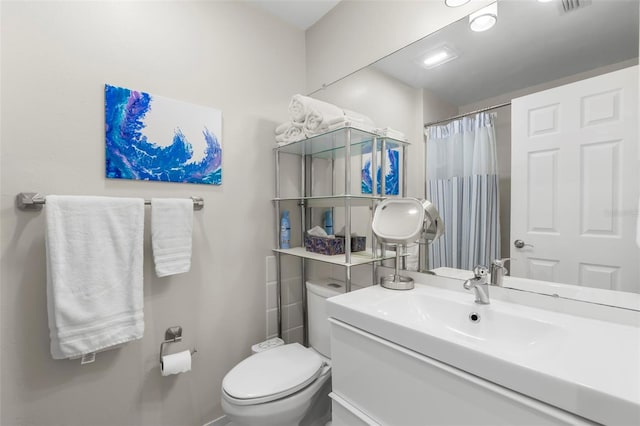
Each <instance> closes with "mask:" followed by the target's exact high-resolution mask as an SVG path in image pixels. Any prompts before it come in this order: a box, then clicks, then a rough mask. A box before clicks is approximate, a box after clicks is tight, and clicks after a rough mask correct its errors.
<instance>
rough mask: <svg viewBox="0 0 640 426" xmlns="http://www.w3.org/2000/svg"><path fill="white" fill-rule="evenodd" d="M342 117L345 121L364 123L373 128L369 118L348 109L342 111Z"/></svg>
mask: <svg viewBox="0 0 640 426" xmlns="http://www.w3.org/2000/svg"><path fill="white" fill-rule="evenodd" d="M344 116H345V119H346V120H348V121H351V122H359V123H364V124H367V125H369V126H375V124H374V123H373V120H372V119H370V118H369V117H367V116H366V115H364V114H360V113H359V112H355V111H351V110H348V109H345V110H344Z"/></svg>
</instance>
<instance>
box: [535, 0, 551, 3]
mask: <svg viewBox="0 0 640 426" xmlns="http://www.w3.org/2000/svg"><path fill="white" fill-rule="evenodd" d="M538 1H539V2H540V3H549V2H552V1H553V0H538Z"/></svg>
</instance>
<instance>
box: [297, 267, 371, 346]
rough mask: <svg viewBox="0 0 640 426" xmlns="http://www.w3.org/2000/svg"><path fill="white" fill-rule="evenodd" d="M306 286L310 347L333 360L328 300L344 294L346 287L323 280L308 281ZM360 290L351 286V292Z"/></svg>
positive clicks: (340, 283) (341, 283) (338, 282)
mask: <svg viewBox="0 0 640 426" xmlns="http://www.w3.org/2000/svg"><path fill="white" fill-rule="evenodd" d="M306 286H307V317H308V326H309V346H311V347H312V348H313V349H315V350H316V351H318V352H320V353H321V354H322V355H324V356H326V357H327V358H331V343H330V341H331V334H330V333H329V319H328V317H327V304H326V300H327V299H328V298H329V297H333V296H337V295H338V294H342V293H344V290H345V285H344V283H343V282H342V281H337V280H330V279H321V280H310V281H307V283H306ZM358 288H361V287H358V286H354V285H352V286H351V290H356V289H358Z"/></svg>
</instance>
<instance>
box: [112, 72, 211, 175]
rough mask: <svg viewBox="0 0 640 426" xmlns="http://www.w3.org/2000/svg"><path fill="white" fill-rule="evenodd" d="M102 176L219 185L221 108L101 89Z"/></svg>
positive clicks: (145, 94) (113, 87)
mask: <svg viewBox="0 0 640 426" xmlns="http://www.w3.org/2000/svg"><path fill="white" fill-rule="evenodd" d="M104 94H105V102H104V106H105V108H104V110H105V133H106V176H107V178H113V179H137V180H154V181H165V182H184V183H203V184H211V185H221V184H222V142H221V140H220V137H221V135H222V112H221V111H219V110H217V109H215V108H210V107H205V106H200V105H194V104H190V103H186V102H182V101H177V100H173V99H168V98H163V97H160V96H155V95H150V94H148V93H145V92H140V91H136V90H131V89H125V88H123V87H115V86H110V85H108V84H106V85H105V87H104Z"/></svg>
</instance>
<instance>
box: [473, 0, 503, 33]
mask: <svg viewBox="0 0 640 426" xmlns="http://www.w3.org/2000/svg"><path fill="white" fill-rule="evenodd" d="M496 22H498V2H495V3H491V4H490V5H489V6H487V7H483V8H482V9H480V10H479V11H477V12H474V13H472V14H471V15H469V27H470V28H471V30H472V31H476V32H481V31H487V30H488V29H489V28H491V27H493V26H494V25H495V24H496Z"/></svg>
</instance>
